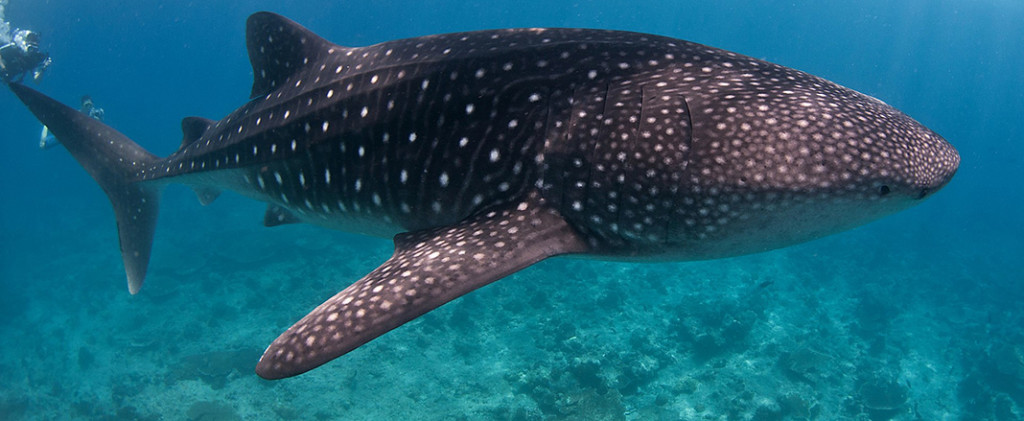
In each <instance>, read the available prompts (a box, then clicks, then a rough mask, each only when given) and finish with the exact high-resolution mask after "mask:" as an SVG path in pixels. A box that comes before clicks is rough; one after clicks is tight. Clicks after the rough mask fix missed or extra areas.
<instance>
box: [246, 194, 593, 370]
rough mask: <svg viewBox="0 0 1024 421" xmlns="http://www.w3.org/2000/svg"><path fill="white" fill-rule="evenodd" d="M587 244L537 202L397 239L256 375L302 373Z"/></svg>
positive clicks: (273, 349) (297, 328)
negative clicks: (391, 249)
mask: <svg viewBox="0 0 1024 421" xmlns="http://www.w3.org/2000/svg"><path fill="white" fill-rule="evenodd" d="M585 249H586V245H585V243H584V242H583V241H581V240H580V239H579V237H578V236H577V234H576V232H575V231H574V230H573V229H572V228H571V227H569V225H568V224H567V223H566V222H565V220H564V219H562V217H561V216H560V215H558V213H557V212H555V211H554V210H551V209H548V208H546V207H544V206H543V205H542V204H540V203H539V202H538V201H537V200H533V199H530V200H525V201H522V202H516V203H512V204H509V205H508V206H506V207H505V208H504V209H498V210H494V211H491V212H487V213H484V214H481V215H478V216H477V217H473V218H470V219H468V220H465V221H463V222H461V223H459V224H457V225H453V226H447V227H440V228H434V229H429V230H423V231H417V232H412V233H406V234H399V235H398V236H396V237H395V253H394V254H393V255H392V256H391V258H390V259H388V260H387V261H386V262H384V264H382V265H381V266H380V267H378V268H377V269H375V270H374V271H373V272H370V273H369V274H368V275H366V276H365V277H363V278H362V279H360V280H359V281H357V282H356V283H354V284H352V285H350V286H349V287H348V288H345V290H343V291H341V292H339V293H338V294H337V295H335V296H334V297H332V298H331V299H329V300H327V301H326V302H324V303H323V304H321V305H320V306H319V307H317V308H316V309H314V310H313V311H312V312H311V313H309V314H308V315H306V317H304V318H303V319H302V320H300V321H299V322H298V323H296V324H295V325H293V326H292V327H291V328H290V329H288V330H287V331H286V332H284V333H283V334H282V335H281V336H279V337H278V338H277V339H276V340H275V341H274V342H273V343H272V344H270V347H268V348H267V350H266V351H265V352H264V353H263V357H261V358H260V362H259V364H258V365H257V366H256V373H257V374H259V375H260V376H261V377H264V378H267V379H280V378H284V377H290V376H294V375H297V374H301V373H303V372H306V371H308V370H311V369H313V368H315V367H317V366H319V365H321V364H324V363H326V362H328V361H330V360H332V359H334V358H337V357H339V356H341V355H343V354H345V353H347V352H349V351H351V350H353V349H355V348H357V347H359V346H360V345H363V344H365V343H367V342H369V341H370V340H372V339H374V338H376V337H378V336H380V335H383V334H384V333H386V332H388V331H390V330H391V329H394V328H396V327H398V326H401V325H402V324H404V323H405V322H408V321H410V320H412V319H414V318H416V317H418V316H420V315H422V314H424V313H426V312H428V311H430V310H433V309H435V308H437V307H439V306H441V305H443V304H445V303H447V302H449V301H452V300H454V299H456V298H458V297H460V296H462V295H463V294H466V293H468V292H470V291H473V290H475V289H477V288H480V287H482V286H484V285H487V284H489V283H491V282H494V281H496V280H498V279H500V278H502V277H504V276H506V275H509V274H512V273H514V272H516V271H519V270H520V269H523V268H525V267H527V266H530V265H532V264H534V263H536V262H538V261H540V260H543V259H544V258H547V257H550V256H555V255H559V254H567V253H578V252H583V251H585Z"/></svg>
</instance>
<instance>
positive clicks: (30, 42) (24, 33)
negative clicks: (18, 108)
mask: <svg viewBox="0 0 1024 421" xmlns="http://www.w3.org/2000/svg"><path fill="white" fill-rule="evenodd" d="M50 63H51V60H50V55H49V54H47V53H45V52H43V51H41V50H40V49H39V34H38V33H35V32H32V31H29V30H27V29H20V30H18V31H15V33H14V37H13V39H11V41H10V42H8V43H7V44H4V45H3V46H0V79H2V80H3V81H4V82H6V83H11V82H21V81H23V80H24V79H25V75H27V74H29V73H31V74H32V80H34V81H36V82H38V81H39V79H41V78H42V77H43V72H44V71H45V70H46V68H47V67H49V66H50Z"/></svg>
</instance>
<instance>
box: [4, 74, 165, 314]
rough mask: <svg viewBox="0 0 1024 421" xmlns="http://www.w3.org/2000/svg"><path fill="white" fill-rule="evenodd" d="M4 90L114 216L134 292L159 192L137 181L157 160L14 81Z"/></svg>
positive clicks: (138, 284)
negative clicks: (95, 186)
mask: <svg viewBox="0 0 1024 421" xmlns="http://www.w3.org/2000/svg"><path fill="white" fill-rule="evenodd" d="M9 86H10V88H11V91H13V92H14V94H15V95H17V96H18V98H19V99H21V102H23V103H25V105H26V106H28V108H29V110H31V111H32V114H35V116H36V118H38V119H39V121H41V122H42V123H43V124H44V125H46V127H48V128H49V129H50V131H51V132H53V134H54V136H56V137H57V139H58V140H59V141H60V143H61V144H63V145H64V147H65V148H67V150H68V152H71V155H72V156H74V157H75V159H76V160H78V163H79V164H81V165H82V167H84V168H85V170H86V171H88V172H89V174H90V175H92V178H93V179H95V180H96V182H97V183H99V185H100V187H102V188H103V191H104V192H106V193H107V197H108V198H109V199H110V203H111V204H113V206H114V215H115V217H116V218H117V232H118V237H119V239H120V241H121V257H122V259H124V268H125V272H126V273H127V275H128V291H129V292H131V293H132V294H135V293H137V292H139V288H140V287H142V280H143V279H144V278H145V277H146V267H147V266H149V254H150V249H151V247H152V244H153V231H154V229H155V228H156V217H157V211H158V207H159V200H160V191H159V189H160V188H159V186H156V185H153V184H150V183H145V182H138V181H137V180H139V178H140V173H141V172H142V171H144V170H145V169H146V168H150V167H151V165H152V164H153V163H155V162H156V161H159V159H160V158H158V157H157V156H155V155H153V154H151V153H149V152H146V150H145V149H142V147H140V146H139V145H138V144H136V143H135V142H133V141H132V140H131V139H128V137H126V136H125V135H123V134H121V133H120V132H118V131H117V130H114V129H113V128H111V127H110V126H107V125H106V124H103V123H102V122H100V121H99V120H95V119H93V118H90V117H89V116H87V115H85V114H82V113H80V112H78V111H77V110H74V109H72V108H70V107H67V106H65V105H64V104H61V103H60V102H57V101H56V100H54V99H53V98H50V97H48V96H46V95H43V94H42V93H39V92H37V91H35V90H33V89H31V88H29V87H26V86H25V85H22V84H19V83H12V84H10V85H9Z"/></svg>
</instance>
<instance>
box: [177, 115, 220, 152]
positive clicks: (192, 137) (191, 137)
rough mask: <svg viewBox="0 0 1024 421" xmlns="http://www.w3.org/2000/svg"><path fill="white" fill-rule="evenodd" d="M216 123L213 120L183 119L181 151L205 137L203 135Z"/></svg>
mask: <svg viewBox="0 0 1024 421" xmlns="http://www.w3.org/2000/svg"><path fill="white" fill-rule="evenodd" d="M214 123H215V122H214V121H213V120H210V119H208V118H202V117H185V118H183V119H181V133H182V135H183V136H182V139H181V149H185V147H186V146H188V145H191V144H192V143H193V142H195V141H197V140H199V138H200V137H203V133H206V131H207V130H209V129H210V126H212V125H213V124H214Z"/></svg>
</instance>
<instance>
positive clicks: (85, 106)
mask: <svg viewBox="0 0 1024 421" xmlns="http://www.w3.org/2000/svg"><path fill="white" fill-rule="evenodd" d="M78 111H81V112H82V114H85V115H87V116H89V117H92V118H95V119H97V120H99V121H103V109H102V108H100V107H97V106H96V104H93V102H92V97H90V96H89V95H84V96H82V106H81V107H79V108H78ZM59 144H60V142H58V141H57V138H55V137H53V133H50V129H49V128H47V127H46V126H43V131H42V133H40V134H39V149H50V148H52V147H54V146H57V145H59Z"/></svg>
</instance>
